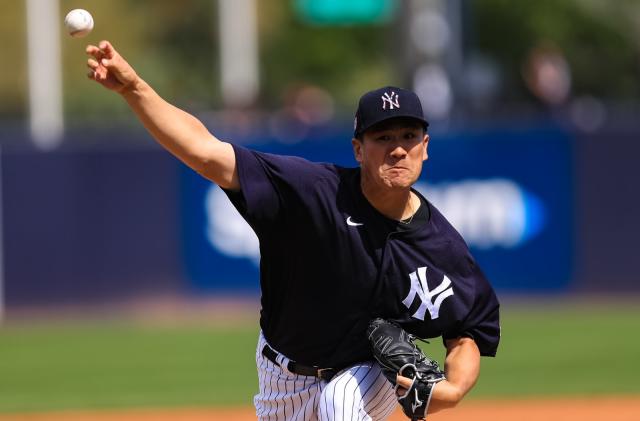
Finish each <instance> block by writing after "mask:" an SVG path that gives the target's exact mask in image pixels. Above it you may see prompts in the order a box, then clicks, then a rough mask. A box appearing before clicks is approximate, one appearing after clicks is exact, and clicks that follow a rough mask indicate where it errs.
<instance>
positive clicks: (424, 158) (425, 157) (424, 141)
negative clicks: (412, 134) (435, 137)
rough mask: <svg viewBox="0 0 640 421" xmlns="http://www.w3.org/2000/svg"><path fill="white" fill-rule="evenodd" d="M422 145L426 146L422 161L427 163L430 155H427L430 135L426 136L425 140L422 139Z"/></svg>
mask: <svg viewBox="0 0 640 421" xmlns="http://www.w3.org/2000/svg"><path fill="white" fill-rule="evenodd" d="M422 144H423V146H424V153H423V155H422V160H423V161H426V160H427V159H429V154H428V153H427V149H428V147H429V135H428V134H426V133H425V134H424V138H423V139H422Z"/></svg>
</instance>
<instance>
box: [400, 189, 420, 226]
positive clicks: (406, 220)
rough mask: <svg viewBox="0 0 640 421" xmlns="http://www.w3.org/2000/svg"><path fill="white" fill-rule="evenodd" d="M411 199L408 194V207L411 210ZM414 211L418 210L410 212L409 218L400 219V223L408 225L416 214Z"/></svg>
mask: <svg viewBox="0 0 640 421" xmlns="http://www.w3.org/2000/svg"><path fill="white" fill-rule="evenodd" d="M411 199H412V198H411V196H409V207H410V208H411V211H412V212H413V206H412V205H411V202H412V200H411ZM416 213H418V212H413V213H412V214H411V216H410V217H409V218H407V219H401V220H400V223H401V224H404V225H409V224H410V223H411V221H413V217H414V216H416Z"/></svg>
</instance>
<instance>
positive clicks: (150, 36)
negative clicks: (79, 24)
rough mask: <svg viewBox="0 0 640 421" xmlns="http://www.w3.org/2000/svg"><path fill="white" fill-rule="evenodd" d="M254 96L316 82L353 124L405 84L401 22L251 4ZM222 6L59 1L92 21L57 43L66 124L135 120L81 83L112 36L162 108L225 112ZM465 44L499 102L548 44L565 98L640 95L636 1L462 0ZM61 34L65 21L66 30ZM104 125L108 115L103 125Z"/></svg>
mask: <svg viewBox="0 0 640 421" xmlns="http://www.w3.org/2000/svg"><path fill="white" fill-rule="evenodd" d="M257 3H258V7H259V34H260V61H261V66H262V68H261V71H262V73H261V96H260V103H259V104H258V106H260V107H263V108H267V109H274V108H280V107H281V106H282V105H283V103H284V102H285V101H286V97H287V95H288V92H289V91H290V90H291V89H293V88H295V87H296V86H301V85H315V86H317V87H320V88H322V89H323V90H325V91H326V92H328V93H329V94H330V95H332V96H333V98H334V100H335V101H336V104H337V106H338V111H339V112H343V113H346V114H348V115H350V114H351V113H352V112H353V106H354V104H353V101H354V98H357V97H358V96H359V95H360V94H361V93H362V92H363V91H365V90H367V89H370V88H371V87H374V86H379V85H382V84H387V83H390V84H402V74H401V72H400V71H398V70H399V61H400V56H401V54H400V52H401V49H402V48H403V44H402V43H401V42H400V41H399V39H400V36H399V32H400V29H401V25H404V24H405V22H402V21H400V20H399V18H398V17H397V16H396V17H395V18H394V19H392V20H391V21H389V22H385V23H378V24H375V25H364V26H313V25H309V24H307V23H305V22H304V21H303V20H301V19H300V18H298V17H297V16H296V14H295V11H294V8H293V5H294V0H286V1H258V2H257ZM216 5H217V3H216V2H215V1H214V0H184V1H181V2H175V1H173V0H154V1H150V0H111V1H109V2H104V1H102V0H82V1H80V0H60V17H61V19H62V17H63V16H64V14H65V13H66V12H67V11H68V10H70V9H72V8H77V7H82V8H86V9H88V10H90V11H91V12H92V14H93V15H94V18H95V21H96V26H95V29H94V31H93V32H92V33H91V34H90V35H89V36H88V37H87V38H84V39H80V40H78V39H72V38H70V37H68V36H66V35H65V34H62V35H61V36H62V37H63V40H62V41H63V42H62V51H63V77H64V81H63V83H64V85H63V86H64V88H63V89H64V104H65V112H66V115H67V121H68V124H70V125H73V124H75V123H82V124H87V123H90V124H104V125H109V126H110V125H113V124H114V122H118V123H122V122H129V121H133V120H134V119H133V117H132V115H131V113H130V112H129V111H128V109H127V107H126V105H125V104H124V103H123V101H121V100H120V99H119V98H118V97H117V96H115V95H105V94H104V93H103V92H102V91H101V90H100V87H99V86H97V85H96V84H91V83H89V82H88V81H87V80H86V76H85V74H86V68H85V64H84V63H85V60H86V57H85V54H84V47H85V45H86V44H87V43H89V42H91V43H96V42H98V41H99V40H101V39H109V40H111V41H113V43H114V44H115V45H116V46H117V48H118V49H119V50H120V51H121V52H122V53H123V55H124V56H125V57H126V58H127V59H128V60H130V61H131V62H132V64H133V65H134V66H135V67H136V69H137V70H138V71H139V72H140V73H141V74H142V75H143V76H144V77H145V79H147V80H148V81H149V82H150V83H151V84H152V85H153V86H154V87H155V88H156V89H157V90H158V91H159V92H160V93H161V94H162V95H163V96H165V97H166V98H167V99H168V100H170V101H172V102H175V103H177V104H178V105H181V106H183V107H185V108H187V109H192V110H203V109H215V108H219V107H220V92H219V89H220V88H219V81H218V73H219V70H218V40H217V38H218V33H217V23H216V22H217V20H216V11H217V7H216ZM465 5H466V10H467V15H466V16H467V20H466V21H467V24H468V25H467V27H466V28H465V33H466V36H465V40H466V47H467V50H466V51H467V52H468V53H469V54H473V53H478V52H479V53H481V54H482V55H483V56H484V57H489V58H490V59H492V60H493V62H494V63H497V65H498V67H499V70H500V72H499V74H500V76H501V79H500V80H501V84H502V90H501V95H500V99H501V100H503V101H506V102H531V101H532V100H533V96H532V95H531V94H530V93H529V91H528V90H527V87H526V84H525V82H524V80H523V66H524V63H525V62H526V60H527V58H528V57H529V55H530V53H531V51H532V50H533V49H534V48H536V47H539V46H541V45H545V44H547V45H553V46H554V47H555V48H557V49H558V50H559V51H561V52H562V54H563V55H564V57H565V59H566V61H567V63H568V65H569V68H570V70H571V80H572V88H571V94H572V95H581V94H589V95H594V96H597V97H602V98H605V99H612V100H636V99H637V98H638V96H639V95H640V78H639V76H640V59H639V57H640V54H639V53H640V41H639V40H640V2H638V1H637V0H618V1H616V2H615V3H611V2H602V1H598V0H538V1H535V2H517V3H514V2H512V1H508V0H482V1H480V0H476V1H472V0H467V2H466V3H465ZM0 7H1V11H0V36H1V37H2V39H3V49H2V54H3V57H2V60H3V65H2V66H0V69H1V70H0V97H1V98H2V101H1V102H0V119H4V120H7V119H22V118H24V117H25V116H26V110H27V63H26V56H27V55H26V51H25V49H26V36H25V34H26V31H25V21H26V19H25V7H24V1H12V2H2V4H1V6H0ZM61 30H62V22H61ZM105 116H106V117H105Z"/></svg>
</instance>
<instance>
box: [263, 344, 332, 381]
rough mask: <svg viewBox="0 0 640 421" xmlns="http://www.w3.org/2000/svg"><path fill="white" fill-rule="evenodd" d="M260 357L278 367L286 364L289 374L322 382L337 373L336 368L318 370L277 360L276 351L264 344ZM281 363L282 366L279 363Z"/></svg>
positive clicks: (293, 362)
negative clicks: (315, 378)
mask: <svg viewBox="0 0 640 421" xmlns="http://www.w3.org/2000/svg"><path fill="white" fill-rule="evenodd" d="M262 355H264V356H265V357H266V358H267V359H269V361H271V362H272V363H274V364H275V365H277V366H278V367H282V364H284V363H286V368H287V370H289V371H290V372H292V373H294V374H300V375H301V376H310V377H317V378H319V379H322V380H324V381H327V382H328V381H331V379H332V378H333V376H335V375H336V374H337V373H338V371H340V370H338V369H337V368H320V367H316V366H309V365H304V364H300V363H297V362H295V361H291V360H289V359H282V358H278V356H279V355H280V354H279V353H278V351H276V350H275V349H273V348H271V347H270V346H269V345H268V344H266V343H265V344H264V346H263V347H262ZM279 360H280V361H282V364H281V363H280V362H279Z"/></svg>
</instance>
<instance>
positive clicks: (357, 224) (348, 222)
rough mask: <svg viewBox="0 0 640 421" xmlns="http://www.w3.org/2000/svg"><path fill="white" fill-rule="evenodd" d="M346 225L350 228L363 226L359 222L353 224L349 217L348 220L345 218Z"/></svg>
mask: <svg viewBox="0 0 640 421" xmlns="http://www.w3.org/2000/svg"><path fill="white" fill-rule="evenodd" d="M347 225H350V226H352V227H359V226H360V225H364V224H362V223H360V222H354V221H353V220H352V219H351V217H348V218H347Z"/></svg>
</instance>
